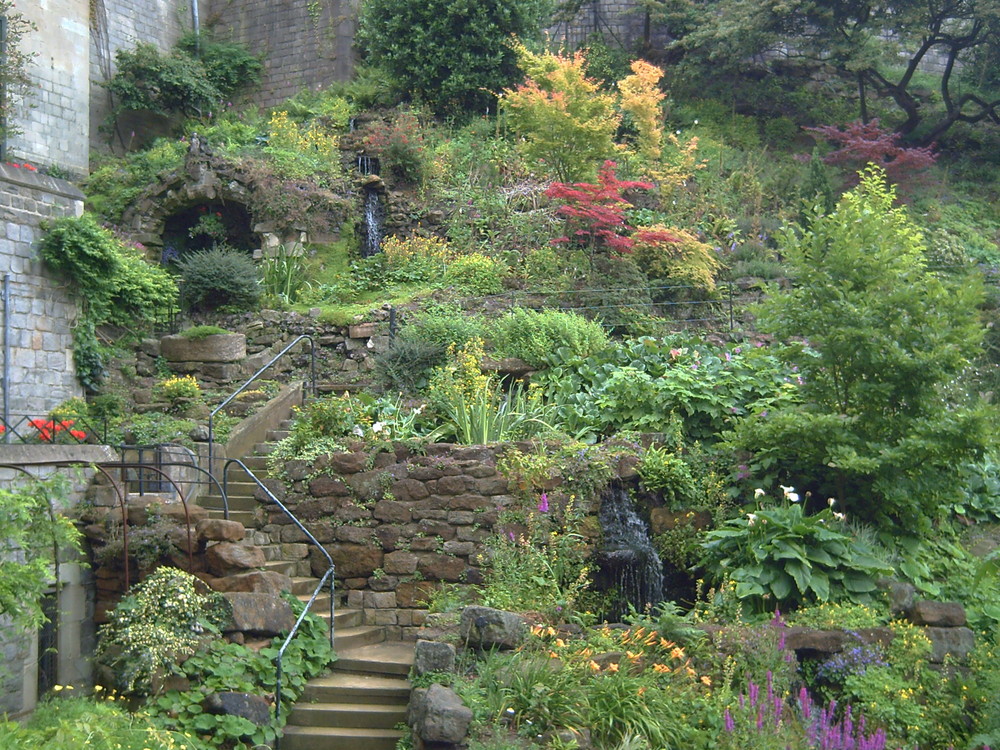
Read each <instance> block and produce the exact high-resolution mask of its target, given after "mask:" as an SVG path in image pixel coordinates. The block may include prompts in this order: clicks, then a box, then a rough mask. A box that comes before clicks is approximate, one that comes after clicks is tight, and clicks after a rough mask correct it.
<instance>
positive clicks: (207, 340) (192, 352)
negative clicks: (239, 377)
mask: <svg viewBox="0 0 1000 750" xmlns="http://www.w3.org/2000/svg"><path fill="white" fill-rule="evenodd" d="M160 355H161V356H162V357H163V358H164V359H165V360H167V362H239V361H240V360H242V359H245V358H246V356H247V337H246V336H245V335H244V334H242V333H216V334H212V335H211V336H205V337H204V338H200V339H189V338H186V337H184V336H180V335H177V336H164V337H163V338H162V339H160Z"/></svg>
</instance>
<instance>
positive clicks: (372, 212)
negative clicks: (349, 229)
mask: <svg viewBox="0 0 1000 750" xmlns="http://www.w3.org/2000/svg"><path fill="white" fill-rule="evenodd" d="M384 223H385V206H383V205H382V199H381V198H380V197H379V194H378V192H377V191H376V190H366V191H365V225H364V246H363V247H362V250H361V254H362V255H363V256H364V257H366V258H367V257H368V256H370V255H374V254H375V253H377V252H378V251H379V249H380V248H381V246H382V226H383V224H384Z"/></svg>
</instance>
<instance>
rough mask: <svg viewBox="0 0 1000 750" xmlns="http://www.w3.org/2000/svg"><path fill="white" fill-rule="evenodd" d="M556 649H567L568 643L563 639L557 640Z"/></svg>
mask: <svg viewBox="0 0 1000 750" xmlns="http://www.w3.org/2000/svg"><path fill="white" fill-rule="evenodd" d="M556 647H558V648H566V641H564V640H563V639H562V638H556Z"/></svg>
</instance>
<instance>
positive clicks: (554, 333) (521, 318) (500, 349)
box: [489, 307, 609, 367]
mask: <svg viewBox="0 0 1000 750" xmlns="http://www.w3.org/2000/svg"><path fill="white" fill-rule="evenodd" d="M489 335H490V339H491V342H492V344H493V347H492V348H493V351H494V352H495V353H496V354H497V355H498V356H502V357H517V358H518V359H523V360H524V361H525V362H527V363H528V364H530V365H533V366H534V367H542V366H544V365H545V363H546V362H547V361H548V358H549V356H550V355H551V354H552V353H553V352H555V351H556V350H559V349H563V350H564V351H565V355H566V356H575V357H589V356H591V355H592V354H596V353H597V352H599V351H601V350H602V349H604V348H605V347H607V346H608V343H609V340H608V335H607V333H605V331H604V329H603V328H602V327H601V326H600V324H598V323H595V322H594V321H592V320H587V319H586V318H584V317H582V316H580V315H577V314H576V313H572V312H561V311H558V310H541V311H535V310H528V309H525V308H521V307H518V308H514V309H513V310H511V311H510V313H509V314H507V315H505V316H504V317H502V318H498V319H497V320H496V321H494V322H493V324H492V325H491V326H490V329H489Z"/></svg>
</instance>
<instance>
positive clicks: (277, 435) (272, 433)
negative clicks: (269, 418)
mask: <svg viewBox="0 0 1000 750" xmlns="http://www.w3.org/2000/svg"><path fill="white" fill-rule="evenodd" d="M289 434H290V433H289V431H288V430H268V431H267V433H265V435H264V439H265V440H267V442H269V443H277V442H278V441H279V440H284V439H285V438H286V437H288V436H289Z"/></svg>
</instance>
